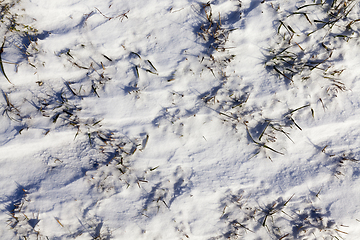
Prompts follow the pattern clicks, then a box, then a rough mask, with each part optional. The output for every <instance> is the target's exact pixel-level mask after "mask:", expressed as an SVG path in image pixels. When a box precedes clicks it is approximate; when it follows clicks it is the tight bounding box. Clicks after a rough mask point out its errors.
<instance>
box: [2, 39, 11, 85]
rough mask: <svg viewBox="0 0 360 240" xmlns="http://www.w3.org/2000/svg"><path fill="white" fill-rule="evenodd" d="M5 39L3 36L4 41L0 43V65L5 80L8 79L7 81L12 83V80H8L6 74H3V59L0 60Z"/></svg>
mask: <svg viewBox="0 0 360 240" xmlns="http://www.w3.org/2000/svg"><path fill="white" fill-rule="evenodd" d="M5 39H6V38H5V37H4V42H3V44H2V45H1V48H0V67H1V71H2V72H3V74H4V76H5V78H6V80H8V82H9V83H11V84H12V82H10V80H9V78H8V77H7V76H6V74H5V70H4V66H3V61H2V59H1V54H2V53H3V51H4V45H5Z"/></svg>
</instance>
